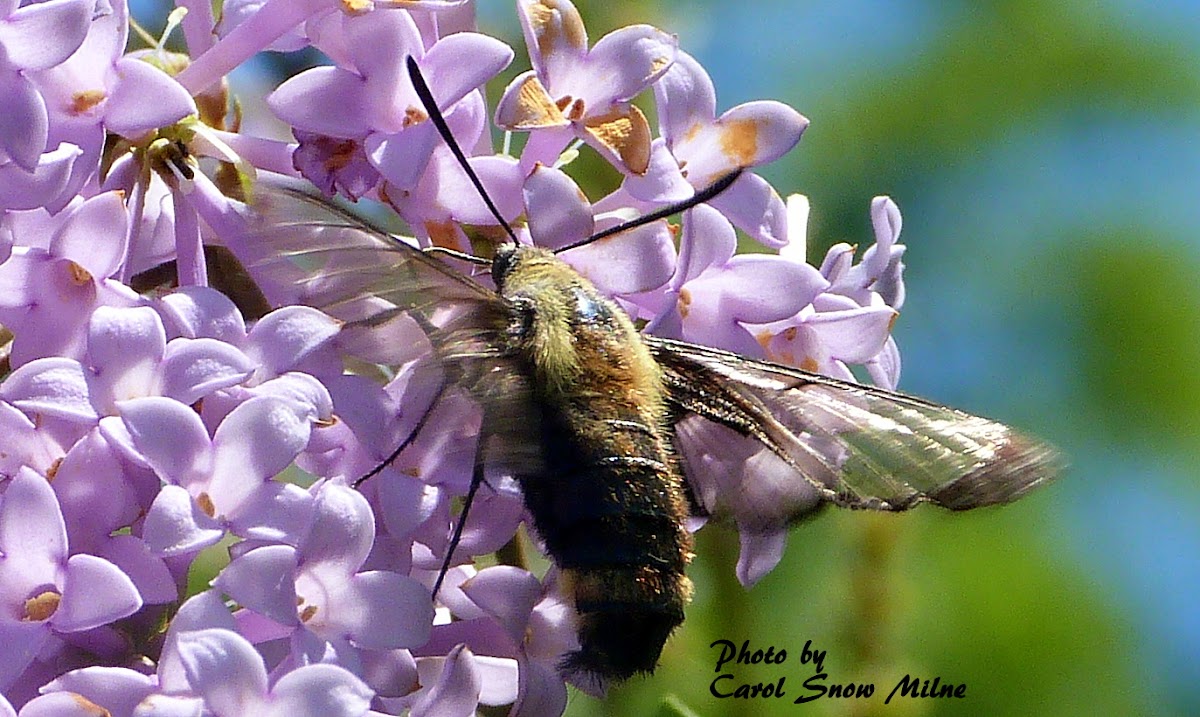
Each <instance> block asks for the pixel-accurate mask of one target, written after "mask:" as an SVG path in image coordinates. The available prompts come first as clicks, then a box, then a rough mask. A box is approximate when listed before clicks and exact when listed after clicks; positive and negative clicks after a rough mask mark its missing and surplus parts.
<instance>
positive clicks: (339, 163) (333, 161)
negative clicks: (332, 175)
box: [325, 139, 358, 172]
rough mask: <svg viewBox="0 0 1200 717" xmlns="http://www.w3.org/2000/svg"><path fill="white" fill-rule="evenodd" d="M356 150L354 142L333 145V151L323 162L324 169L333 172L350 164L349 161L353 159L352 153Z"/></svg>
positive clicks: (348, 140) (345, 141) (346, 141)
mask: <svg viewBox="0 0 1200 717" xmlns="http://www.w3.org/2000/svg"><path fill="white" fill-rule="evenodd" d="M356 149H358V145H357V144H355V142H354V140H350V139H347V140H344V141H342V142H338V143H337V144H335V145H334V147H333V150H332V151H331V152H330V153H329V157H328V158H326V160H325V169H328V170H329V171H331V172H335V171H337V170H339V169H341V168H343V167H345V166H346V165H348V164H350V160H352V159H354V151H355V150H356Z"/></svg>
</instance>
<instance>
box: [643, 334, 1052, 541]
mask: <svg viewBox="0 0 1200 717" xmlns="http://www.w3.org/2000/svg"><path fill="white" fill-rule="evenodd" d="M646 340H647V344H648V345H649V346H650V349H651V351H652V353H653V354H654V356H655V358H656V359H657V360H658V363H659V365H660V366H661V367H662V370H663V377H664V382H665V384H666V388H667V393H668V402H669V404H670V406H671V409H672V411H673V416H674V419H675V425H674V428H675V434H676V439H677V449H678V453H679V460H680V461H681V463H682V467H683V471H684V474H685V475H686V476H687V478H688V481H689V485H690V487H691V488H692V491H693V493H694V496H695V498H696V500H697V502H698V503H699V505H700V507H701V508H703V510H704V511H705V512H708V513H711V514H713V515H714V516H716V517H721V516H722V515H726V516H731V517H733V518H734V519H735V520H736V521H737V522H738V523H739V525H741V526H742V527H744V528H750V529H752V530H753V529H756V528H757V529H760V530H770V529H774V528H777V527H780V526H782V525H785V524H787V523H790V522H794V521H796V520H799V519H802V518H804V517H806V516H808V515H810V514H812V513H813V512H814V511H816V510H817V509H818V508H820V507H821V506H822V505H824V504H826V503H832V504H835V505H839V506H843V507H849V508H861V509H873V510H886V511H902V510H907V509H909V508H911V507H913V506H914V505H917V504H919V503H923V502H928V503H933V504H935V505H939V506H942V507H944V508H948V509H951V510H968V509H971V508H976V507H979V506H985V505H994V504H1000V503H1008V502H1011V501H1014V500H1016V499H1018V498H1020V497H1021V496H1023V495H1025V494H1026V493H1028V492H1030V491H1031V490H1033V489H1034V488H1036V487H1038V486H1040V485H1042V484H1044V483H1047V482H1049V481H1051V480H1053V479H1054V478H1055V477H1056V475H1057V474H1058V473H1059V472H1060V471H1061V470H1062V468H1063V462H1062V459H1061V457H1060V455H1059V454H1058V452H1057V451H1056V450H1055V449H1054V448H1053V447H1052V446H1050V445H1049V444H1046V443H1044V442H1041V441H1039V440H1037V439H1034V438H1031V437H1029V436H1026V435H1024V434H1022V433H1019V432H1017V431H1015V430H1013V429H1011V428H1009V427H1008V426H1005V425H1003V424H1001V423H997V422H995V421H992V420H989V419H986V418H981V417H978V416H973V415H970V414H968V413H964V412H962V411H958V410H955V409H952V408H948V407H946V406H941V405H938V404H936V403H932V402H929V401H925V400H923V399H920V398H916V397H913V396H909V395H906V394H902V393H896V392H893V391H888V390H885V389H881V388H878V387H875V386H869V385H861V384H856V383H851V382H846V381H840V380H837V379H832V378H829V377H826V376H822V375H820V374H814V373H810V372H807V371H803V370H800V369H795V368H790V367H787V366H781V365H777V364H771V363H767V362H762V361H755V360H752V359H748V358H745V357H743V356H739V355H737V354H732V353H728V352H725V351H720V350H717V349H711V348H706V347H702V346H697V345H694V344H688V343H684V342H679V341H671V340H667V339H661V338H657V337H646Z"/></svg>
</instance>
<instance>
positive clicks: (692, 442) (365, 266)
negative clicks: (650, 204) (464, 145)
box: [247, 184, 1058, 680]
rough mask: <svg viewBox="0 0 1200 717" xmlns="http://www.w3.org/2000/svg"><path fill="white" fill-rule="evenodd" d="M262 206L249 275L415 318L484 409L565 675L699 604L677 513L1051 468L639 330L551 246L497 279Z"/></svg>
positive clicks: (976, 493)
mask: <svg viewBox="0 0 1200 717" xmlns="http://www.w3.org/2000/svg"><path fill="white" fill-rule="evenodd" d="M255 209H256V212H257V215H258V224H257V229H256V230H255V233H254V237H253V239H254V241H255V244H256V246H258V247H259V248H260V249H261V250H262V251H263V254H262V255H261V256H260V257H258V258H257V259H256V260H253V261H251V262H249V264H248V266H247V268H248V269H249V271H250V273H251V274H252V275H256V276H264V275H266V276H267V277H268V279H267V281H265V282H263V283H266V284H272V285H279V283H280V282H283V283H285V284H290V285H291V286H292V287H293V288H294V289H295V291H296V292H297V293H296V294H295V295H294V296H292V297H290V298H291V300H299V301H301V302H303V303H306V304H309V305H312V306H315V307H318V308H321V309H324V310H326V311H330V312H332V313H333V314H334V315H338V316H341V317H343V318H345V319H346V320H347V324H346V326H345V328H344V329H343V331H344V332H348V333H353V332H356V331H357V332H360V333H361V334H362V335H363V336H365V337H374V336H375V335H376V334H380V333H386V329H387V328H388V326H389V325H391V324H393V322H414V323H415V324H416V325H417V326H419V327H420V328H421V331H422V332H423V334H424V336H425V337H426V339H427V340H428V343H429V346H430V348H431V351H430V355H429V356H428V358H427V360H428V365H429V366H430V368H431V370H436V371H438V372H440V375H441V378H440V381H441V385H442V389H440V390H439V395H440V394H441V392H442V390H444V389H445V388H446V387H449V386H453V387H456V388H457V389H458V390H461V391H463V392H465V393H466V394H467V395H469V396H470V397H472V398H473V399H474V400H475V401H476V402H477V403H478V404H479V406H480V407H481V410H482V415H483V424H482V428H481V437H480V441H479V444H480V446H482V447H483V448H481V452H480V455H479V457H478V458H477V466H478V468H477V470H478V471H479V472H481V471H482V469H483V467H485V466H490V467H492V468H493V469H500V470H502V471H505V472H507V473H509V474H511V475H512V476H514V477H515V478H516V479H517V481H518V482H519V484H520V487H521V490H522V493H523V497H524V501H525V505H526V507H527V509H528V513H529V515H530V516H531V517H532V520H533V523H534V527H535V528H536V531H537V534H538V535H539V536H540V537H541V539H542V540H543V541H544V543H545V548H546V552H547V553H548V554H549V556H550V557H551V558H552V559H553V561H554V562H555V563H556V565H557V566H558V568H559V569H560V570H561V575H562V583H563V584H564V585H566V586H567V592H568V593H569V594H570V595H571V597H572V598H573V601H574V607H575V610H576V611H577V613H578V616H579V626H578V634H579V643H580V649H579V650H578V651H577V652H575V653H573V654H571V655H569V656H568V657H567V658H566V660H565V662H564V665H563V666H564V668H565V669H566V670H567V671H569V672H581V673H584V674H585V675H593V676H598V677H600V678H603V679H609V680H611V679H618V680H620V679H625V678H628V677H630V676H632V675H634V674H637V673H642V672H651V671H653V669H654V667H655V665H656V664H657V662H658V658H659V655H660V652H661V650H662V647H663V644H664V643H665V641H666V639H667V637H668V636H669V635H670V633H671V632H672V631H673V630H674V629H675V628H676V627H677V626H678V625H679V624H680V623H681V622H682V621H683V617H684V612H683V610H684V605H685V604H686V603H687V602H688V599H689V595H690V590H691V587H690V583H689V581H688V579H687V577H686V575H685V568H686V566H687V564H688V562H689V561H690V560H691V551H692V541H691V538H690V535H689V534H688V532H687V530H685V528H684V522H685V519H686V518H687V517H688V516H689V515H694V514H698V515H706V516H712V517H715V518H726V519H734V520H736V521H737V523H738V527H739V529H740V530H742V531H744V532H745V531H749V532H751V533H754V532H759V533H762V534H768V533H770V532H772V531H777V530H779V529H780V528H781V527H783V526H785V525H787V524H789V523H792V522H795V521H798V520H800V519H803V518H805V517H808V516H810V515H812V514H813V513H814V512H816V511H817V510H819V509H821V508H822V507H823V506H825V505H830V504H832V505H837V506H841V507H846V508H865V509H872V510H884V511H902V510H907V509H909V508H911V507H913V506H914V505H917V504H918V503H922V502H928V503H933V504H935V505H939V506H942V507H945V508H949V509H952V510H966V509H970V508H975V507H979V506H984V505H991V504H997V503H1007V502H1009V501H1012V500H1015V499H1017V498H1019V497H1021V496H1022V495H1024V494H1025V493H1027V492H1028V491H1030V490H1032V489H1033V488H1035V487H1037V486H1038V485H1041V484H1042V483H1045V482H1047V481H1049V480H1050V479H1051V478H1053V477H1054V475H1055V473H1056V471H1057V470H1058V457H1057V454H1056V452H1055V451H1054V449H1052V448H1051V447H1050V446H1048V445H1047V444H1045V443H1042V442H1040V441H1038V440H1036V439H1033V438H1030V437H1028V436H1025V435H1023V434H1021V433H1018V432H1017V431H1014V430H1013V429H1011V428H1009V427H1007V426H1004V425H1002V424H1000V423H997V422H994V421H991V420H988V419H985V418H979V417H976V416H972V415H969V414H966V413H963V412H960V411H957V410H955V409H952V408H948V407H946V406H941V405H938V404H936V403H931V402H929V401H925V400H922V399H920V398H915V397H912V396H908V395H905V394H902V393H895V392H892V391H887V390H884V389H881V388H876V387H872V386H868V385H859V384H855V383H847V382H844V381H839V380H835V379H832V378H828V377H826V376H822V375H819V374H814V373H809V372H807V371H803V370H800V369H797V368H792V367H789V366H782V365H777V364H772V363H767V362H763V361H757V360H754V359H750V358H746V357H744V356H740V355H737V354H733V353H729V352H726V351H721V350H718V349H714V348H707V347H703V346H698V345H694V344H689V343H684V342H680V341H672V340H668V339H663V338H658V337H654V336H648V335H644V334H641V333H639V332H638V330H637V329H636V328H635V327H634V325H633V323H632V322H631V321H630V319H629V318H628V316H627V315H626V314H625V313H624V311H623V310H622V309H621V308H620V307H618V306H617V305H616V304H614V303H613V302H612V301H610V300H609V299H607V298H606V297H604V296H603V295H602V294H601V293H600V292H599V291H597V290H596V288H595V287H594V286H592V285H591V283H590V282H588V281H587V280H586V279H585V278H583V277H582V276H580V275H579V274H578V273H577V272H575V271H574V270H573V269H572V268H571V267H570V266H569V265H568V264H567V263H566V262H564V261H563V260H562V259H560V258H558V257H557V256H555V255H554V254H553V253H551V252H550V251H548V250H546V249H542V248H537V247H533V246H525V245H514V244H505V245H501V246H500V247H499V249H498V250H497V252H496V255H495V258H494V259H493V260H492V263H491V269H490V271H491V278H492V281H493V283H494V285H495V288H494V289H493V288H489V287H486V286H484V285H483V284H482V283H480V282H478V281H476V280H475V279H473V278H471V277H470V276H468V275H466V274H464V273H462V272H460V271H459V270H457V269H455V268H453V267H452V266H450V265H449V264H448V263H446V262H444V261H442V260H440V259H438V258H436V257H435V256H433V255H431V254H429V253H426V252H423V251H421V250H419V249H416V248H414V247H411V246H409V245H407V244H405V243H402V242H398V241H396V240H395V239H394V238H393V237H391V236H389V235H388V234H386V233H385V232H383V231H380V230H378V229H376V228H374V227H373V226H371V225H370V224H368V223H367V222H365V221H363V220H362V219H360V218H359V217H357V216H355V215H354V214H351V213H350V212H347V211H345V210H343V209H341V208H340V207H337V206H335V205H333V204H330V203H329V202H327V201H326V200H325V199H324V198H322V197H320V196H318V195H316V194H314V193H311V192H309V191H308V190H306V189H303V188H300V187H294V186H291V185H286V184H280V185H276V186H274V187H260V189H259V196H258V198H257V199H256V202H255ZM372 340H373V339H372ZM408 350H409V347H395V351H396V354H397V355H398V354H399V353H401V352H402V351H408ZM373 351H375V352H382V354H384V355H386V353H387V347H386V346H380V347H375V348H374V349H373ZM479 484H480V479H479V478H478V477H477V478H476V480H475V481H473V483H472V491H474V490H475V489H476V488H478V487H479ZM469 501H470V496H469V497H468V503H469ZM462 523H463V519H461V518H460V520H459V526H460V527H461V525H462Z"/></svg>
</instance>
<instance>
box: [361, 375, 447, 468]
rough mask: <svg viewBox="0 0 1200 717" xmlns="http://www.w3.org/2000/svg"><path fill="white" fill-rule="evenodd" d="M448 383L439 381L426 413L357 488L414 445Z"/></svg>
mask: <svg viewBox="0 0 1200 717" xmlns="http://www.w3.org/2000/svg"><path fill="white" fill-rule="evenodd" d="M447 385H448V382H447V381H446V379H445V378H444V377H443V378H442V380H441V381H439V382H438V387H437V391H436V392H435V393H434V394H433V398H432V399H431V400H430V401H429V407H428V408H426V409H425V413H423V414H421V417H420V418H419V419H418V420H417V423H416V425H415V426H413V429H412V431H411V432H410V433H409V434H408V437H406V438H405V439H404V440H403V441H401V443H400V445H399V446H396V450H394V451H392V453H391V455H389V456H388V457H387V458H385V459H383V462H382V463H380V464H379V465H377V466H375V467H374V468H372V469H371V470H370V471H369V472H367V474H366V475H364V476H363V477H361V478H359V479H358V480H356V481H354V487H355V488H358V487H359V486H361V485H362V484H363V483H365V482H366V481H367V480H368V479H370V478H374V477H375V476H377V475H379V473H380V472H381V471H382V470H383V469H384V468H387V467H388V466H389V465H391V464H392V461H394V460H396V459H397V458H399V457H400V454H401V453H403V452H404V449H405V448H408V447H409V446H411V445H412V443H413V441H415V440H417V436H418V435H420V433H421V429H422V428H424V427H425V423H426V422H427V421H428V420H429V416H430V414H432V413H433V411H434V409H435V408H437V405H438V402H439V401H441V400H442V394H444V393H445V392H446V386H447Z"/></svg>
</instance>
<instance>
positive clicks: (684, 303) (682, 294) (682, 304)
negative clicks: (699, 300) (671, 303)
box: [676, 287, 692, 319]
mask: <svg viewBox="0 0 1200 717" xmlns="http://www.w3.org/2000/svg"><path fill="white" fill-rule="evenodd" d="M676 303H677V304H678V306H679V316H680V317H681V318H684V319H686V318H687V315H688V307H690V306H691V305H692V292H690V291H688V290H687V288H686V287H685V288H683V289H680V290H679V299H678V301H677V302H676Z"/></svg>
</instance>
